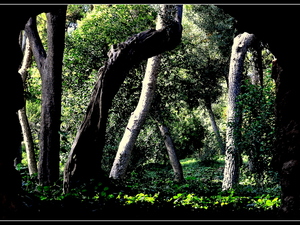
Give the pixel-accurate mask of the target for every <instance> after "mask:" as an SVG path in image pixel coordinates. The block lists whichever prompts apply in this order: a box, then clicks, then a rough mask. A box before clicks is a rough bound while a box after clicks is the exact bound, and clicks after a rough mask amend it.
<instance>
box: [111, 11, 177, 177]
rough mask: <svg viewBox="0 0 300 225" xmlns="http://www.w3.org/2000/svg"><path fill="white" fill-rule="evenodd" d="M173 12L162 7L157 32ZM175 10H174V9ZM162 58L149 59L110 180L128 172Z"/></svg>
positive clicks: (153, 91) (151, 98)
mask: <svg viewBox="0 0 300 225" xmlns="http://www.w3.org/2000/svg"><path fill="white" fill-rule="evenodd" d="M169 10H172V8H170V7H169V6H168V5H161V6H160V11H161V12H160V13H161V15H160V16H158V21H157V23H156V30H158V29H162V28H164V27H165V26H166V24H165V23H166V22H167V21H166V20H165V21H164V18H163V17H166V14H167V13H168V11H169ZM173 10H174V8H173ZM159 65H160V56H153V57H152V58H150V59H148V62H147V67H146V74H145V77H144V80H143V87H142V92H141V95H140V99H139V102H138V105H137V107H136V109H135V110H134V112H133V113H132V114H131V117H130V119H129V121H128V125H127V127H126V129H125V132H124V135H123V138H122V140H121V142H120V144H119V148H118V151H117V154H116V158H115V160H114V163H113V166H112V169H111V171H110V175H109V176H110V178H113V179H123V178H124V176H125V173H126V171H127V166H128V164H129V161H130V156H131V152H132V149H133V147H134V144H135V142H136V139H137V137H138V135H139V133H140V131H141V128H142V126H143V125H144V123H145V120H146V117H147V115H148V113H149V109H150V106H151V103H152V100H153V97H154V94H155V87H156V80H157V75H158V72H159Z"/></svg>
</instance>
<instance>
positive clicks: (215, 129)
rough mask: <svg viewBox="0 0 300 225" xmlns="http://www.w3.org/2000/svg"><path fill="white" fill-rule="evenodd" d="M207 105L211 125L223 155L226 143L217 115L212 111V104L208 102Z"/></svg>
mask: <svg viewBox="0 0 300 225" xmlns="http://www.w3.org/2000/svg"><path fill="white" fill-rule="evenodd" d="M205 107H206V110H207V112H208V114H209V119H210V123H211V126H212V128H213V131H214V133H215V135H216V140H217V142H218V145H219V148H220V153H221V154H222V155H224V154H225V145H224V142H223V140H222V137H221V135H220V130H219V127H218V125H217V123H216V120H215V115H214V112H213V111H212V108H211V104H210V103H206V104H205Z"/></svg>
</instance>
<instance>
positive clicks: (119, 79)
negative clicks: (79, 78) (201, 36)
mask: <svg viewBox="0 0 300 225" xmlns="http://www.w3.org/2000/svg"><path fill="white" fill-rule="evenodd" d="M181 30H182V27H181V24H179V23H178V22H175V21H174V22H172V23H171V24H169V25H168V26H167V27H166V28H164V29H160V30H155V29H150V30H147V31H144V32H141V33H138V34H136V35H134V36H132V37H130V38H128V39H127V40H126V41H125V42H123V43H120V44H115V45H113V46H112V47H111V49H110V51H109V52H108V57H109V59H108V60H107V61H106V63H105V65H104V66H103V67H101V68H100V69H99V73H98V77H99V79H98V81H97V83H96V85H95V88H94V90H93V93H92V96H91V100H90V104H89V106H88V109H87V112H86V116H85V119H84V121H83V123H82V124H81V126H80V128H79V130H78V133H77V135H76V138H75V141H74V143H73V145H72V149H71V152H70V154H69V157H68V161H67V163H66V166H65V171H64V191H65V192H69V191H70V190H71V189H72V188H73V187H75V186H76V185H78V184H82V183H85V182H89V181H90V179H96V180H97V179H99V178H101V158H102V150H103V147H104V144H105V131H106V123H107V118H108V110H109V109H110V107H111V103H112V100H113V98H114V96H115V95H116V93H117V91H118V90H119V88H120V85H121V84H122V83H123V81H124V79H125V77H126V75H127V73H128V70H129V69H130V68H131V67H132V66H133V65H137V64H138V63H140V62H141V61H142V60H145V59H147V58H149V57H152V56H155V55H158V54H160V53H162V52H164V51H168V50H170V49H173V48H175V47H176V46H177V45H178V43H179V42H180V39H181ZM102 176H103V174H102Z"/></svg>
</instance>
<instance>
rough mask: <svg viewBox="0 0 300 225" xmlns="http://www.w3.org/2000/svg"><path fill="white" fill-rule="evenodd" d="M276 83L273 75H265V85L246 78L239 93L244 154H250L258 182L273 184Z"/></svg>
mask: <svg viewBox="0 0 300 225" xmlns="http://www.w3.org/2000/svg"><path fill="white" fill-rule="evenodd" d="M274 86H275V84H274V81H273V80H272V78H271V77H270V75H266V76H265V77H264V86H263V87H261V86H259V85H254V84H251V83H250V81H249V80H245V83H244V84H243V85H242V88H243V89H244V92H243V94H241V95H240V96H239V105H240V106H241V107H242V116H243V123H242V128H241V142H240V143H239V147H240V149H241V150H242V153H244V154H246V155H247V156H248V165H249V168H250V172H251V173H252V174H253V175H254V177H255V179H256V183H257V185H260V186H264V185H269V184H270V182H272V179H271V180H269V178H272V176H269V175H271V173H270V172H269V171H272V167H271V160H272V155H273V141H274V139H275V130H274V129H275V114H274V104H275V87H274ZM274 175H275V173H273V176H274ZM247 176H251V174H247ZM274 179H276V175H275V176H274ZM273 182H274V180H273Z"/></svg>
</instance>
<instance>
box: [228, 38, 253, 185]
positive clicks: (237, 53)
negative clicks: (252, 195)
mask: <svg viewBox="0 0 300 225" xmlns="http://www.w3.org/2000/svg"><path fill="white" fill-rule="evenodd" d="M253 40H254V35H253V34H248V33H243V34H240V35H238V36H237V37H236V38H235V39H234V42H233V46H232V52H231V58H230V67H229V77H228V81H229V89H228V112H227V124H228V125H227V130H226V152H225V168H224V178H223V184H222V189H223V190H227V189H230V188H233V187H234V186H235V185H236V184H238V182H239V170H240V168H239V167H240V154H239V149H238V141H239V134H238V132H239V128H240V125H241V118H240V111H239V106H238V105H237V103H238V101H237V97H238V95H239V94H240V87H241V82H242V77H243V65H244V59H245V55H246V53H247V49H248V48H249V46H250V45H251V44H252V42H253Z"/></svg>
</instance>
